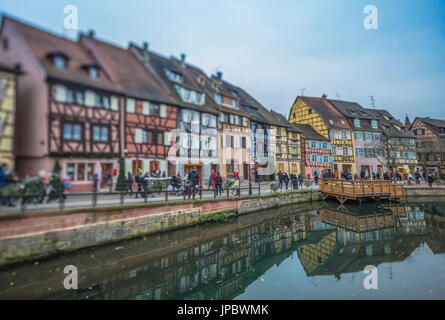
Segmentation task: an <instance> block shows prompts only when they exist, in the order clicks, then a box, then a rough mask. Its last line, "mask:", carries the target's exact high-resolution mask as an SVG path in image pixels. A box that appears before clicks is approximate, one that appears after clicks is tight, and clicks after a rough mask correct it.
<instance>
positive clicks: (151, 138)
mask: <svg viewBox="0 0 445 320" xmlns="http://www.w3.org/2000/svg"><path fill="white" fill-rule="evenodd" d="M135 100H136V99H135ZM143 103H144V101H142V100H136V107H135V112H134V113H131V112H127V111H125V124H124V127H125V150H126V157H127V158H137V159H156V160H164V159H166V158H167V156H168V151H169V148H170V146H171V145H173V144H174V141H170V143H166V134H167V133H169V132H171V131H172V130H175V129H176V128H177V119H178V108H177V107H175V106H171V105H165V104H164V105H165V107H166V108H167V110H166V112H165V117H161V115H160V110H161V106H162V104H160V103H150V105H152V106H153V107H152V108H151V107H150V115H144V113H143ZM137 129H141V130H144V131H145V132H146V138H147V139H146V142H145V143H137V141H136V130H137Z"/></svg>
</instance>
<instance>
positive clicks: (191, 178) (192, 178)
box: [187, 167, 199, 200]
mask: <svg viewBox="0 0 445 320" xmlns="http://www.w3.org/2000/svg"><path fill="white" fill-rule="evenodd" d="M187 180H188V187H187V188H188V199H189V200H190V196H191V194H192V193H193V200H195V193H196V186H197V185H198V184H199V174H198V172H197V171H196V167H194V168H193V170H192V171H190V172H189V174H188V176H187Z"/></svg>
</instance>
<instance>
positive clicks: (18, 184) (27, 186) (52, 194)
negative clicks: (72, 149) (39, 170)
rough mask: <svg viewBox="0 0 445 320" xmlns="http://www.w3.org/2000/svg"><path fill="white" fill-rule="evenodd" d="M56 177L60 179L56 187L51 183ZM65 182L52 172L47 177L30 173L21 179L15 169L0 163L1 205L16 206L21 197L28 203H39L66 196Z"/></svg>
mask: <svg viewBox="0 0 445 320" xmlns="http://www.w3.org/2000/svg"><path fill="white" fill-rule="evenodd" d="M54 178H58V179H59V181H60V184H59V187H58V188H56V187H55V186H54V185H55V184H51V181H53V179H54ZM64 188H65V184H64V183H63V182H62V180H61V179H60V177H59V176H57V175H56V174H54V173H53V174H51V176H50V177H47V176H46V175H44V174H35V175H34V174H33V173H28V174H27V175H26V177H25V178H24V179H19V177H18V176H17V174H16V173H15V172H14V170H12V169H10V168H8V166H7V165H6V164H1V165H0V205H2V206H9V207H14V206H15V205H16V203H17V200H18V199H19V198H22V199H24V200H25V202H26V203H28V204H39V203H43V202H45V201H46V203H49V202H51V201H53V200H56V199H59V198H60V197H64V195H63V193H64Z"/></svg>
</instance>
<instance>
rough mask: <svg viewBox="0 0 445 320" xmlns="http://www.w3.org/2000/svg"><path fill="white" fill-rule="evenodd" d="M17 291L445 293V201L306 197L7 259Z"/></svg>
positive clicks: (6, 281) (6, 288)
mask: <svg viewBox="0 0 445 320" xmlns="http://www.w3.org/2000/svg"><path fill="white" fill-rule="evenodd" d="M69 265H72V266H75V267H76V268H77V271H78V290H66V289H65V288H64V279H65V277H66V276H67V275H66V274H64V268H65V267H66V266H69ZM366 267H368V268H371V269H372V270H371V271H370V273H365V272H364V270H365V268H366ZM370 279H372V280H370ZM10 298H25V299H136V300H145V299H147V300H159V299H161V300H165V299H188V300H191V299H197V300H198V299H286V300H289V299H445V202H442V203H417V204H415V203H413V204H403V205H401V204H398V205H388V204H387V205H384V204H382V205H378V206H376V205H366V204H364V205H361V206H359V205H348V206H344V207H338V204H337V203H317V204H304V205H298V206H290V207H285V208H281V209H276V210H270V211H264V212H258V213H254V214H249V215H244V216H240V217H238V218H233V219H231V220H228V221H225V222H221V223H217V224H209V225H206V226H199V227H193V228H187V229H183V230H179V231H175V232H169V233H163V234H159V235H154V236H147V237H142V238H138V239H134V240H130V241H125V242H121V243H117V244H116V243H114V244H112V245H107V246H102V247H96V248H89V249H85V250H81V251H77V252H74V253H70V254H65V255H61V256H58V257H53V258H50V259H44V260H40V261H33V262H29V263H26V264H20V265H16V266H10V267H6V268H3V269H0V299H10Z"/></svg>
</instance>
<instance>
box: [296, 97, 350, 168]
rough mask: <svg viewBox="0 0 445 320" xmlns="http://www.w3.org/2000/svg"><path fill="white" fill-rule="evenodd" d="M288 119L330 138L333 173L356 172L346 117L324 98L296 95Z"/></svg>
mask: <svg viewBox="0 0 445 320" xmlns="http://www.w3.org/2000/svg"><path fill="white" fill-rule="evenodd" d="M289 121H290V122H291V123H301V124H308V125H310V126H312V127H313V128H314V129H315V130H316V131H317V132H318V133H320V134H321V135H322V136H324V137H326V138H328V139H330V141H331V144H332V158H333V168H332V169H333V173H335V172H337V173H338V174H339V175H340V174H341V173H342V172H347V171H348V170H350V171H351V172H352V174H355V173H356V172H357V169H356V164H355V153H354V134H353V131H352V129H351V127H350V125H349V123H348V121H347V119H346V118H345V117H344V116H343V115H342V114H341V113H340V112H339V111H338V110H337V109H336V108H335V107H334V106H333V105H332V104H330V103H329V101H328V100H327V99H326V98H323V97H322V98H310V97H298V98H297V99H296V101H295V102H294V104H293V105H292V108H291V112H290V115H289Z"/></svg>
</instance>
